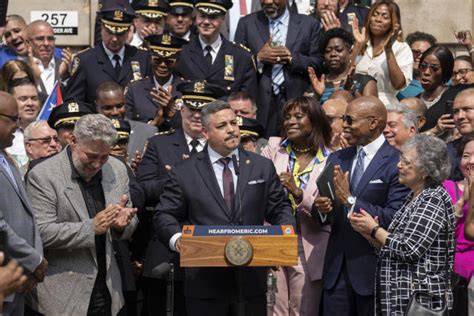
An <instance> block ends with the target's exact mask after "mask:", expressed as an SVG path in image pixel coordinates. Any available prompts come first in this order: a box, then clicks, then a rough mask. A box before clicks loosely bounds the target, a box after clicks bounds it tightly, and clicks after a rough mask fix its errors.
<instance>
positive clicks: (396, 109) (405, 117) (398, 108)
mask: <svg viewBox="0 0 474 316" xmlns="http://www.w3.org/2000/svg"><path fill="white" fill-rule="evenodd" d="M387 113H397V114H401V115H402V124H403V125H404V126H405V127H406V128H411V127H414V128H417V123H418V117H417V115H416V112H415V111H413V110H412V109H410V108H409V107H408V106H407V105H406V104H403V103H399V102H396V103H390V104H389V105H388V106H387Z"/></svg>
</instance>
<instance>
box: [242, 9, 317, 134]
mask: <svg viewBox="0 0 474 316" xmlns="http://www.w3.org/2000/svg"><path fill="white" fill-rule="evenodd" d="M260 4H261V6H262V10H261V11H258V12H255V13H252V14H249V15H247V16H245V17H243V18H241V19H240V21H239V25H238V26H237V31H236V33H235V41H236V42H239V43H242V44H243V45H245V46H247V47H249V48H250V50H251V52H252V53H254V54H255V55H256V56H257V69H258V72H259V74H260V75H259V82H258V97H257V104H258V112H257V118H258V120H259V121H260V122H261V123H262V124H263V125H264V127H265V129H266V131H267V136H275V135H279V132H280V128H281V124H282V122H283V118H282V113H281V110H282V107H283V104H284V103H285V102H286V101H287V100H288V99H290V98H293V97H297V96H301V95H303V93H304V92H305V91H306V90H307V88H308V85H309V79H308V71H307V69H308V67H309V66H311V67H313V68H314V69H315V70H316V72H317V74H318V75H319V74H320V73H321V66H322V57H321V55H320V53H319V49H318V47H319V40H320V37H321V24H320V23H319V22H318V21H317V20H316V19H314V18H313V17H310V16H306V15H301V14H296V13H291V12H290V11H289V9H288V0H260Z"/></svg>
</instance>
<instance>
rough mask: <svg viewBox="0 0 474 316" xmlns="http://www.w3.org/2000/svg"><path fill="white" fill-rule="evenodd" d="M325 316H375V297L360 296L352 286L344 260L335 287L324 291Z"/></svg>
mask: <svg viewBox="0 0 474 316" xmlns="http://www.w3.org/2000/svg"><path fill="white" fill-rule="evenodd" d="M323 315H324V316H335V315H337V316H373V315H374V296H373V295H369V296H365V295H359V294H357V293H356V292H355V291H354V289H353V288H352V286H351V283H350V281H349V275H348V272H347V269H346V262H345V260H344V262H343V264H342V269H341V272H340V274H339V277H338V279H337V281H336V284H335V285H334V287H333V288H332V289H330V290H324V293H323Z"/></svg>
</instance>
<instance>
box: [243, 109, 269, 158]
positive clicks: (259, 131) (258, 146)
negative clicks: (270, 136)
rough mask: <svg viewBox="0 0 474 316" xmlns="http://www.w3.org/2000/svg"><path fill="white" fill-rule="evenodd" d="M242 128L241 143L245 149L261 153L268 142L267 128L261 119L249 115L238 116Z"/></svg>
mask: <svg viewBox="0 0 474 316" xmlns="http://www.w3.org/2000/svg"><path fill="white" fill-rule="evenodd" d="M237 119H238V123H239V128H240V143H241V144H242V147H244V149H245V150H247V151H251V152H253V153H256V154H260V153H261V152H262V149H263V148H264V147H265V146H266V145H267V144H268V140H267V139H265V138H263V137H264V136H265V129H264V128H263V125H262V124H260V122H259V121H257V120H255V119H251V118H247V117H241V116H237Z"/></svg>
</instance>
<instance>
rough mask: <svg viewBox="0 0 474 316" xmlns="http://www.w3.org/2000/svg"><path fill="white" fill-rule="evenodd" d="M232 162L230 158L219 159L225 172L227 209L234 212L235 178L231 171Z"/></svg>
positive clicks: (224, 184) (223, 178)
mask: <svg viewBox="0 0 474 316" xmlns="http://www.w3.org/2000/svg"><path fill="white" fill-rule="evenodd" d="M230 161H231V159H230V158H229V157H226V158H220V159H219V162H220V163H221V164H222V165H223V166H224V170H223V171H222V183H223V186H224V201H225V204H226V205H227V208H228V209H229V210H230V211H231V212H232V211H233V210H234V178H233V177H232V171H230V169H229V163H230Z"/></svg>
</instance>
